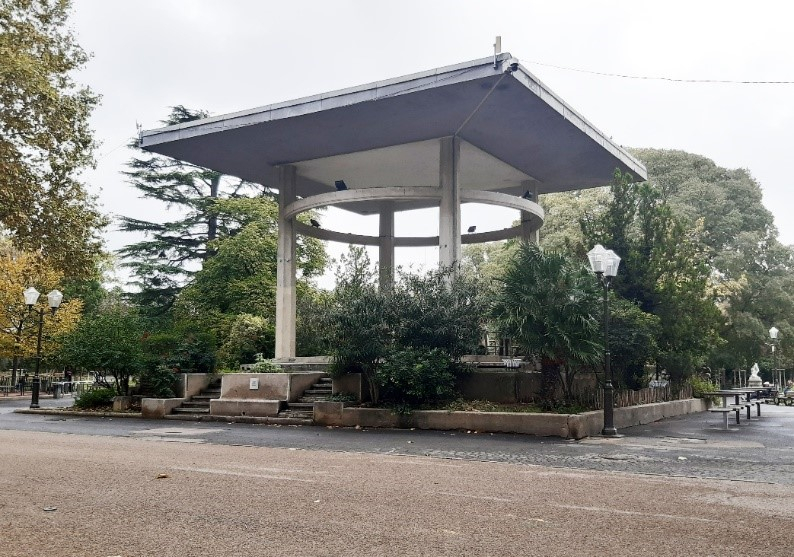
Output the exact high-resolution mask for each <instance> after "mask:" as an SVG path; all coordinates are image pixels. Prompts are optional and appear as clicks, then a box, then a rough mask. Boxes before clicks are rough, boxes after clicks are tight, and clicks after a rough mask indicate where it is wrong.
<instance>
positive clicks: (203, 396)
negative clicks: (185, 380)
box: [190, 393, 221, 400]
mask: <svg viewBox="0 0 794 557" xmlns="http://www.w3.org/2000/svg"><path fill="white" fill-rule="evenodd" d="M219 398H221V394H220V393H218V394H217V395H207V394H201V395H193V397H191V399H190V400H217V399H219Z"/></svg>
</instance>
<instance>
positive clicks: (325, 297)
mask: <svg viewBox="0 0 794 557" xmlns="http://www.w3.org/2000/svg"><path fill="white" fill-rule="evenodd" d="M297 298H298V299H297V304H296V305H297V311H296V318H297V322H296V327H295V329H296V331H295V351H296V354H297V355H298V356H325V355H327V354H330V353H331V342H330V339H329V337H328V329H327V326H326V315H327V313H328V308H329V306H330V304H331V300H332V298H333V293H331V292H327V291H325V290H318V289H314V288H301V289H299V290H298V292H297Z"/></svg>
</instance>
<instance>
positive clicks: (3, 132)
mask: <svg viewBox="0 0 794 557" xmlns="http://www.w3.org/2000/svg"><path fill="white" fill-rule="evenodd" d="M70 7H71V6H70V2H69V1H68V0H18V1H15V2H3V3H2V4H0V53H1V55H0V229H5V233H7V234H8V235H9V237H10V238H11V239H12V241H13V243H14V245H15V246H17V247H18V248H20V249H23V250H27V251H41V253H42V254H43V255H44V256H45V257H46V258H47V260H48V261H49V262H50V264H51V265H52V266H54V267H56V268H58V269H61V270H62V271H64V273H65V274H66V275H68V276H76V277H81V276H89V275H91V274H92V273H93V271H94V267H95V262H96V258H97V257H98V256H99V254H100V253H101V240H100V238H99V231H100V230H101V228H103V227H104V226H105V225H106V224H107V219H106V218H105V217H103V216H102V215H101V214H100V213H99V211H98V210H97V208H96V200H95V198H94V197H93V196H91V195H89V194H88V192H87V191H86V189H85V187H84V185H83V184H82V183H81V182H80V181H79V180H78V177H79V173H80V171H81V170H82V169H84V168H86V167H88V166H90V165H91V164H93V151H94V147H95V144H94V140H93V137H92V132H91V130H90V128H89V117H90V116H91V112H92V110H93V109H94V107H95V106H96V104H97V102H98V97H97V96H96V95H95V94H94V93H93V92H92V91H91V90H90V89H89V88H88V87H82V86H79V85H77V84H76V83H75V82H74V80H73V79H72V75H73V74H74V72H75V71H76V70H78V69H80V68H81V67H82V66H83V65H84V64H85V62H86V61H87V60H88V56H87V55H86V53H85V52H84V51H83V50H82V48H80V46H79V45H78V44H77V42H76V40H75V38H74V36H73V35H72V33H71V32H70V31H69V30H68V28H67V18H68V15H69V11H70Z"/></svg>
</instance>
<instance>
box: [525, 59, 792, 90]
mask: <svg viewBox="0 0 794 557" xmlns="http://www.w3.org/2000/svg"><path fill="white" fill-rule="evenodd" d="M527 63H528V64H537V65H538V66H546V67H549V68H556V69H558V70H566V71H569V72H579V73H587V74H592V75H600V76H604V77H619V78H622V79H640V80H646V81H670V82H674V83H730V84H735V85H794V81H777V80H767V81H757V80H737V79H679V78H675V77H654V76H647V75H627V74H619V73H608V72H597V71H593V70H583V69H581V68H570V67H567V66H557V65H555V64H546V63H544V62H535V61H529V62H527Z"/></svg>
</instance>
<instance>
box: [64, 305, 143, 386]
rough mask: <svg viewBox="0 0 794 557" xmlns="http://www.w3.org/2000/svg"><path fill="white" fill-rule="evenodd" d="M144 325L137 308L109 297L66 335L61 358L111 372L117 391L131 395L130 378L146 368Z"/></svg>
mask: <svg viewBox="0 0 794 557" xmlns="http://www.w3.org/2000/svg"><path fill="white" fill-rule="evenodd" d="M143 333H144V331H143V324H142V322H141V319H140V318H139V316H138V315H136V313H135V311H134V310H133V309H132V308H130V307H128V306H126V305H125V304H124V303H122V302H121V301H120V300H113V299H109V300H107V301H106V303H105V304H104V305H103V306H102V307H101V308H100V310H99V311H98V312H97V313H94V314H92V315H91V316H87V317H86V318H85V319H83V320H82V321H80V325H79V326H78V327H77V328H76V329H75V330H74V331H72V332H71V333H69V334H67V335H66V336H64V337H63V348H62V350H61V355H60V358H61V359H62V360H63V361H64V362H66V363H67V364H68V365H70V366H73V367H75V368H82V369H84V370H88V371H99V372H104V373H109V374H110V375H112V376H113V377H114V379H115V386H116V392H118V394H119V395H127V394H129V389H130V379H131V378H133V377H135V376H136V375H137V374H138V373H140V372H141V371H142V370H143V366H144V351H143V336H144V334H143Z"/></svg>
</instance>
